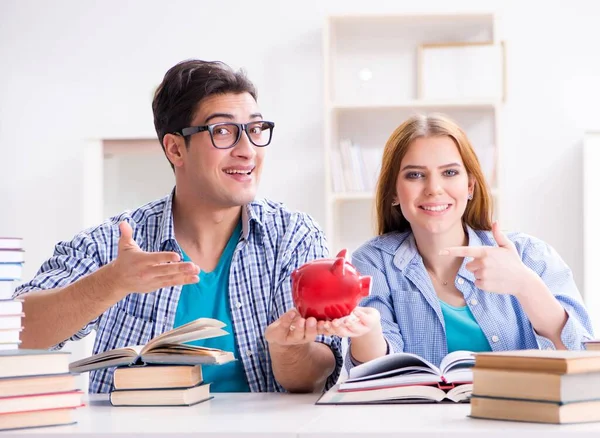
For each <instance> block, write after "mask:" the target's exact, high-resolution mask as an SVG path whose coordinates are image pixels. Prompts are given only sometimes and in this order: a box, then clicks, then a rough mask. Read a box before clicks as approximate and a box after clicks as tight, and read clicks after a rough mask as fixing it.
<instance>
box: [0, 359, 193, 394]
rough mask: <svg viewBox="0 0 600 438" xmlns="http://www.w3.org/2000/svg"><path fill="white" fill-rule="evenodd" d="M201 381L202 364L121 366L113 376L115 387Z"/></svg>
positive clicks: (181, 385)
mask: <svg viewBox="0 0 600 438" xmlns="http://www.w3.org/2000/svg"><path fill="white" fill-rule="evenodd" d="M201 382H202V368H201V366H200V365H145V366H133V367H119V368H117V369H116V370H115V374H114V376H113V386H114V388H115V389H158V388H188V387H190V386H196V385H198V384H199V383H201ZM0 383H1V382H0Z"/></svg>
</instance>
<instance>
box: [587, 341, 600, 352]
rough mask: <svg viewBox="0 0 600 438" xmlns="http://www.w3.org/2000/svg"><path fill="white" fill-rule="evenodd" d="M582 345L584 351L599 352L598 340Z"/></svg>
mask: <svg viewBox="0 0 600 438" xmlns="http://www.w3.org/2000/svg"><path fill="white" fill-rule="evenodd" d="M583 345H584V346H585V349H586V350H591V351H597V350H600V339H592V340H591V341H584V342H583Z"/></svg>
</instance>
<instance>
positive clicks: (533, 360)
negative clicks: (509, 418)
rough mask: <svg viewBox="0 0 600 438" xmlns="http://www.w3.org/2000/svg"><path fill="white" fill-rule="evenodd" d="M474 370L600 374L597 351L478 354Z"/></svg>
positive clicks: (532, 351) (519, 351)
mask: <svg viewBox="0 0 600 438" xmlns="http://www.w3.org/2000/svg"><path fill="white" fill-rule="evenodd" d="M475 367H476V368H490V369H500V370H515V371H538V372H545V373H555V374H577V373H593V372H600V351H585V350H515V351H495V352H491V353H477V354H476V355H475Z"/></svg>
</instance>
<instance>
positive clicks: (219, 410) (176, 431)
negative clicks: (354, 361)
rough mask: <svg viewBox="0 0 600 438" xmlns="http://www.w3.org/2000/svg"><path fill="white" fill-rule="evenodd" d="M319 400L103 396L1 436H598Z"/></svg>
mask: <svg viewBox="0 0 600 438" xmlns="http://www.w3.org/2000/svg"><path fill="white" fill-rule="evenodd" d="M316 399H317V395H316V394H303V395H294V394H215V398H214V399H212V400H210V401H208V402H204V403H200V404H198V405H195V406H190V407H172V408H170V407H113V406H111V405H110V404H109V403H108V400H107V397H106V395H94V396H89V397H88V401H87V402H86V403H87V406H86V407H84V408H81V409H79V410H78V412H77V417H78V424H77V425H73V426H61V427H50V428H42V429H30V430H23V431H15V432H0V438H4V437H5V436H10V435H13V434H14V435H19V436H23V435H25V434H32V435H34V434H35V435H37V434H43V433H46V434H63V435H80V436H85V437H87V438H91V437H93V436H102V435H104V436H105V435H106V434H110V435H111V437H112V436H115V437H116V436H120V437H127V438H132V437H134V436H145V435H150V434H157V435H156V436H165V437H166V436H169V437H173V436H183V435H187V436H192V435H194V436H199V435H201V436H203V437H204V436H213V437H220V438H225V437H228V438H229V437H256V438H258V437H267V438H271V437H272V438H274V437H286V438H288V437H289V438H292V437H310V438H325V437H338V438H339V437H343V436H344V437H346V436H348V437H359V436H360V437H369V436H377V437H380V436H381V437H392V436H396V437H402V438H408V437H413V436H414V437H421V438H425V437H427V438H430V437H456V438H459V437H460V438H462V437H475V436H478V437H483V438H496V437H498V438H499V437H506V436H509V437H510V438H516V437H523V438H525V437H526V438H534V437H544V438H545V437H558V436H560V437H565V436H567V437H570V436H577V437H589V438H598V437H600V423H589V424H577V425H560V426H559V425H550V424H533V423H517V422H507V421H489V420H478V419H473V418H469V417H467V415H468V414H469V412H470V408H469V405H467V404H461V405H454V404H411V405H406V404H404V405H372V406H365V405H362V406H358V405H357V406H317V405H315V404H314V402H315V401H316Z"/></svg>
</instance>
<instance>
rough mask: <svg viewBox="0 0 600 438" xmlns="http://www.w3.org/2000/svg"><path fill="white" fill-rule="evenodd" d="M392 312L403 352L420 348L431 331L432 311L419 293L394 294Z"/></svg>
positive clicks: (409, 291) (403, 292)
mask: <svg viewBox="0 0 600 438" xmlns="http://www.w3.org/2000/svg"><path fill="white" fill-rule="evenodd" d="M393 304H394V311H395V313H396V321H397V323H398V328H399V329H400V334H401V335H402V339H403V341H404V347H405V348H404V350H405V351H408V352H413V351H416V350H417V349H420V348H422V345H423V343H424V342H426V341H427V338H428V336H430V335H431V333H432V331H433V327H432V324H433V323H434V321H432V320H431V313H432V312H433V309H431V306H430V305H429V303H428V302H427V300H426V299H425V297H424V296H423V295H422V294H421V293H420V292H419V291H412V290H403V291H398V292H397V293H395V294H394V298H393Z"/></svg>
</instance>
